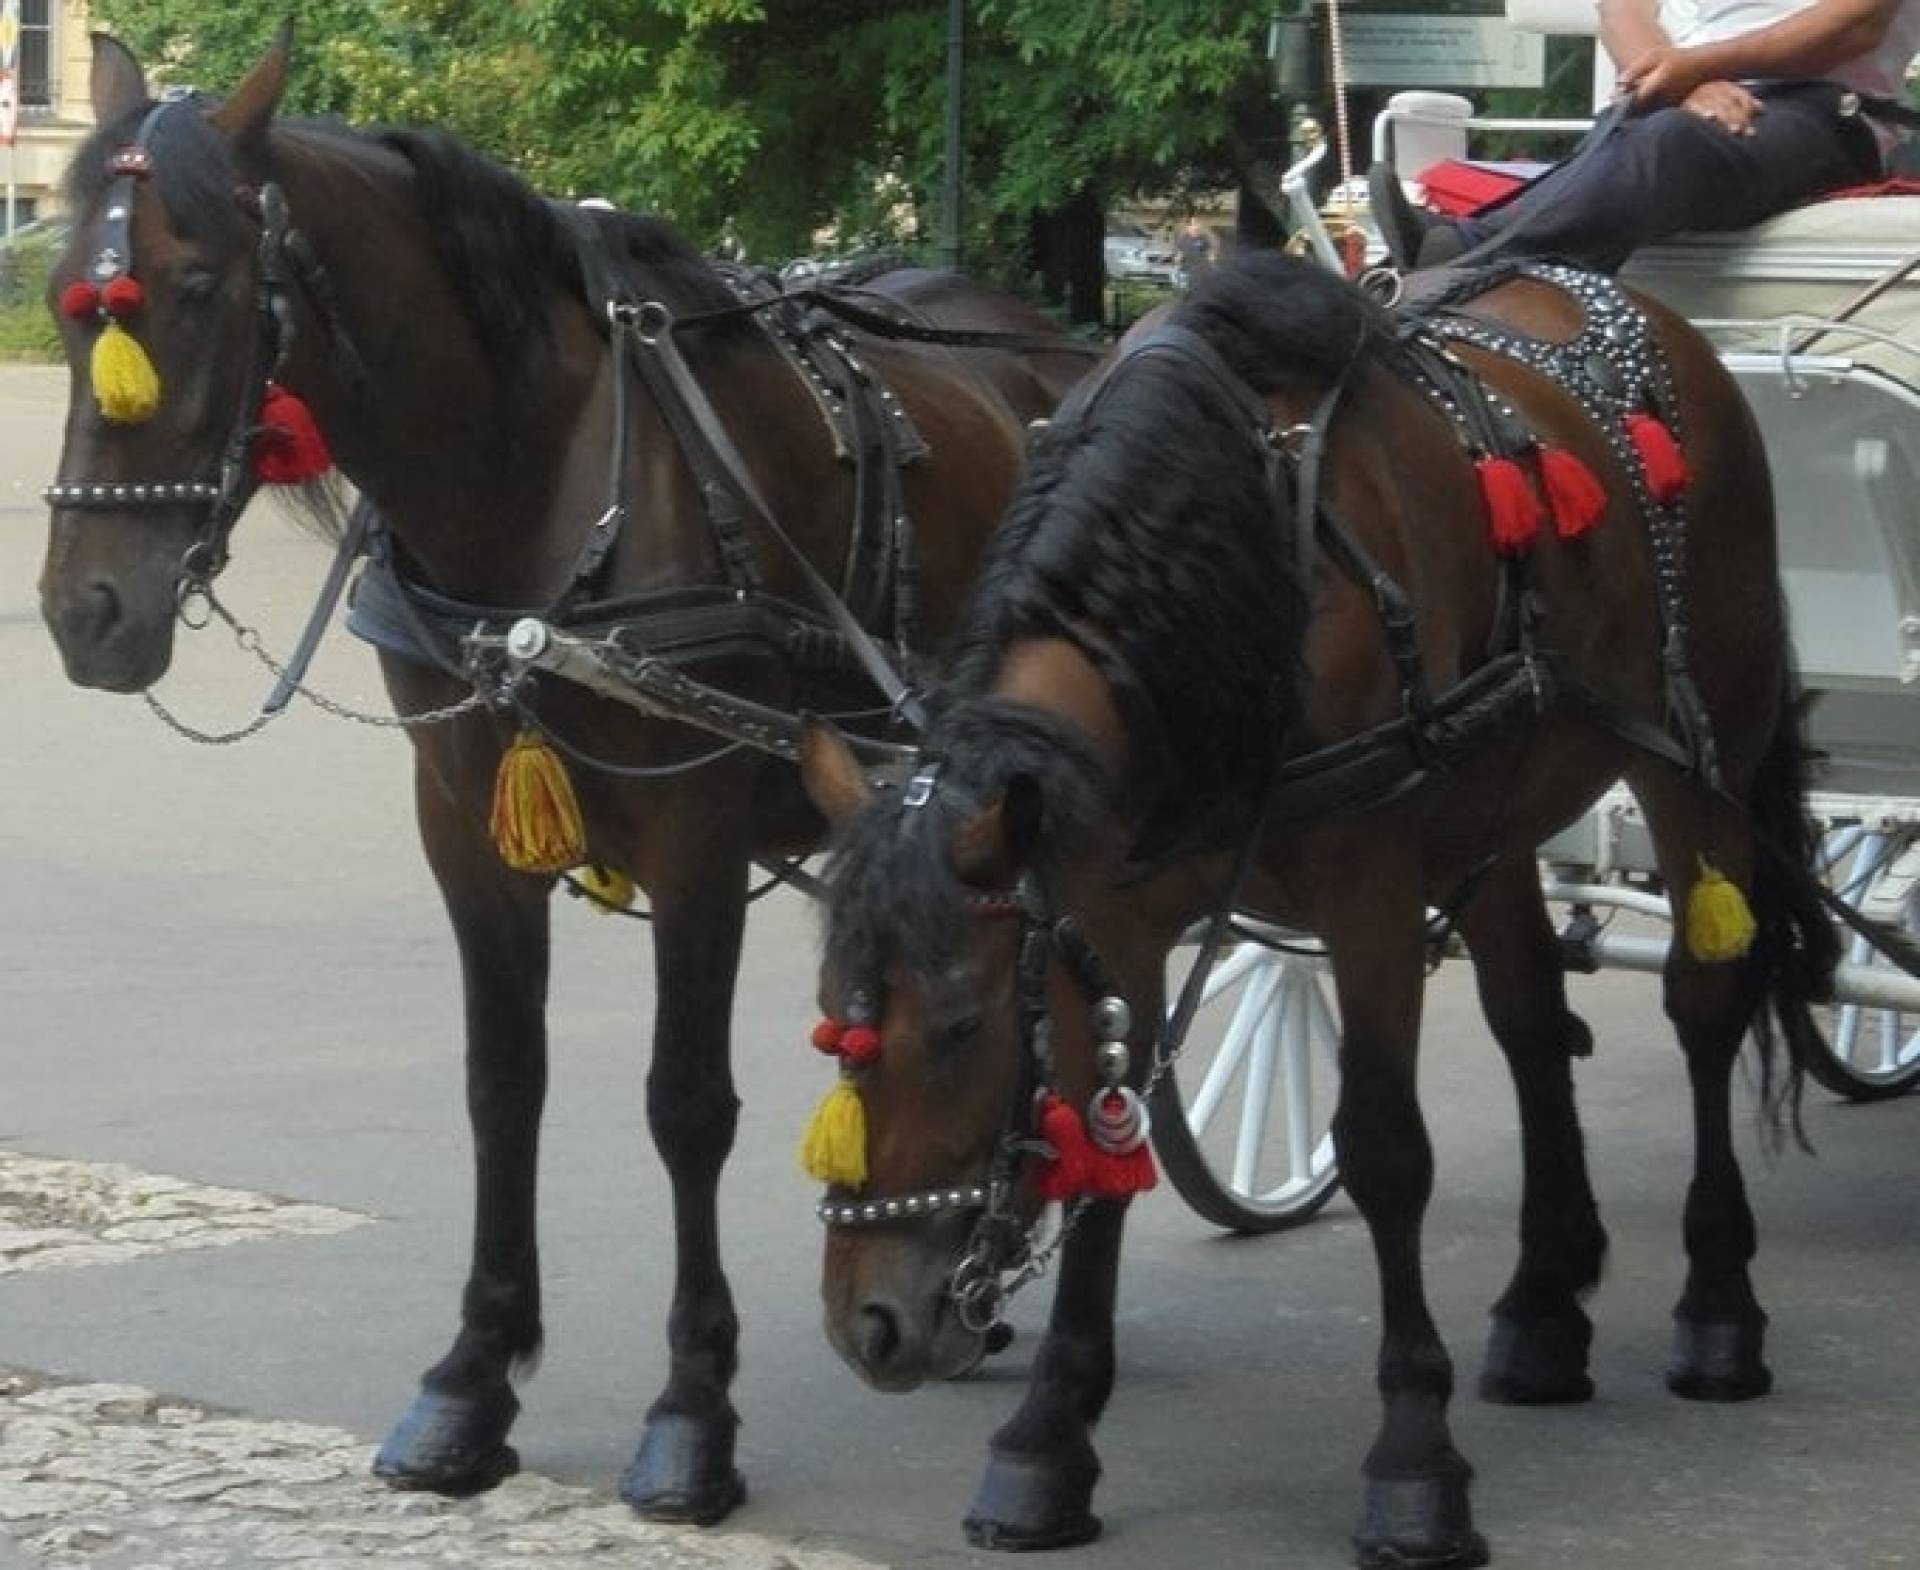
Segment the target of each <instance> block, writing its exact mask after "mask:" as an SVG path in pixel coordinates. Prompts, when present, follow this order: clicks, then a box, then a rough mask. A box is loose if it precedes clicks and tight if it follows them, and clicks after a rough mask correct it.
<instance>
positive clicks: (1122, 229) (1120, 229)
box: [1103, 218, 1179, 284]
mask: <svg viewBox="0 0 1920 1570" xmlns="http://www.w3.org/2000/svg"><path fill="white" fill-rule="evenodd" d="M1103 250H1104V252H1105V255H1106V261H1107V276H1108V277H1109V278H1144V279H1150V280H1152V281H1153V282H1156V283H1166V284H1171V283H1173V282H1174V281H1175V278H1176V274H1177V273H1178V271H1179V261H1178V259H1177V258H1176V257H1175V256H1174V254H1173V246H1172V245H1171V244H1170V243H1168V242H1167V241H1165V240H1156V239H1155V238H1154V237H1153V236H1152V235H1151V234H1149V233H1148V232H1147V230H1146V229H1145V228H1143V227H1142V226H1141V225H1139V224H1137V223H1135V222H1133V221H1132V220H1131V219H1128V218H1109V219H1108V220H1107V234H1106V243H1105V245H1104V247H1103Z"/></svg>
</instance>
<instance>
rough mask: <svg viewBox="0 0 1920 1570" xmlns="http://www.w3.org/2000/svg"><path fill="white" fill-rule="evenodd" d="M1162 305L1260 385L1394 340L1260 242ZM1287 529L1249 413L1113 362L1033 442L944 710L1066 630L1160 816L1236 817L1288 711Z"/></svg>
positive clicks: (1338, 283)
mask: <svg viewBox="0 0 1920 1570" xmlns="http://www.w3.org/2000/svg"><path fill="white" fill-rule="evenodd" d="M1171 321H1172V323H1174V324H1175V325H1178V326H1181V327H1184V328H1186V329H1188V330H1189V331H1191V332H1193V333H1196V334H1197V335H1199V336H1200V337H1201V338H1203V339H1204V340H1205V341H1206V342H1207V344H1208V345H1209V346H1210V347H1212V348H1213V349H1214V350H1215V351H1216V352H1217V353H1218V354H1219V355H1220V356H1221V358H1222V359H1224V360H1225V361H1226V362H1227V364H1228V365H1229V366H1231V367H1232V369H1233V370H1234V372H1235V373H1236V374H1237V375H1238V376H1239V377H1240V379H1241V380H1242V381H1244V382H1245V383H1246V384H1247V385H1248V386H1249V387H1250V388H1252V389H1253V390H1254V391H1255V392H1257V393H1262V394H1265V393H1271V392H1276V391H1281V390H1284V389H1286V388H1290V387H1316V388H1317V387H1323V386H1326V385H1328V384H1329V383H1331V382H1332V381H1334V380H1335V379H1337V378H1338V377H1340V376H1342V375H1343V374H1346V373H1347V372H1348V370H1349V367H1350V366H1352V365H1355V364H1356V363H1358V362H1364V361H1376V360H1380V359H1382V358H1386V357H1390V356H1391V355H1392V354H1393V353H1394V348H1393V336H1392V331H1391V327H1390V324H1389V323H1388V321H1387V319H1386V317H1385V315H1384V313H1383V312H1381V311H1380V309H1379V308H1378V307H1377V306H1375V305H1374V304H1373V302H1372V301H1371V300H1369V299H1368V298H1367V297H1366V296H1365V295H1364V294H1362V293H1361V292H1360V291H1359V290H1357V289H1355V288H1353V287H1352V286H1351V285H1350V284H1348V283H1346V282H1345V281H1344V280H1343V279H1340V278H1338V277H1336V276H1335V275H1333V274H1332V273H1330V272H1328V271H1327V270H1325V269H1324V268H1321V267H1319V266H1316V265H1314V264H1312V263H1308V262H1305V261H1300V260H1296V259H1294V258H1291V257H1285V256H1280V255H1275V254H1270V253H1250V254H1245V255H1242V256H1240V257H1237V258H1235V259H1233V260H1231V261H1230V262H1228V263H1227V264H1226V265H1224V266H1222V267H1219V268H1217V269H1215V270H1214V271H1213V272H1212V273H1211V274H1209V275H1208V276H1207V278H1206V279H1204V280H1203V281H1202V283H1201V284H1200V285H1199V286H1198V287H1197V288H1196V289H1195V290H1194V291H1193V293H1192V294H1191V295H1189V296H1188V297H1187V298H1186V299H1185V300H1184V301H1183V302H1182V303H1181V305H1180V306H1179V307H1178V308H1176V310H1175V311H1174V312H1173V314H1172V317H1171ZM1083 407H1084V412H1082V408H1083ZM1298 526H1299V525H1298V522H1297V520H1295V519H1294V518H1292V517H1291V516H1290V514H1289V512H1288V509H1287V506H1286V498H1285V496H1281V497H1279V498H1276V497H1275V496H1274V495H1273V494H1272V493H1271V491H1270V489H1269V486H1268V484H1267V480H1266V476H1265V472H1264V469H1263V465H1262V458H1261V453H1260V450H1259V448H1258V446H1257V444H1256V441H1255V433H1254V431H1253V429H1252V427H1251V425H1250V423H1249V421H1248V419H1247V418H1246V416H1245V415H1243V414H1241V413H1239V412H1238V411H1236V410H1234V409H1233V408H1231V407H1230V406H1229V405H1228V404H1227V403H1226V402H1225V400H1224V399H1223V398H1222V396H1221V395H1220V394H1219V393H1218V392H1217V391H1216V390H1214V388H1213V385H1212V384H1211V382H1210V380H1209V378H1208V376H1207V374H1206V373H1205V372H1204V371H1203V370H1202V369H1200V368H1199V367H1198V366H1197V365H1195V364H1194V363H1193V362H1192V361H1191V360H1189V359H1186V358H1185V357H1182V356H1179V355H1174V354H1153V355H1149V356H1144V357H1142V358H1140V359H1138V360H1136V361H1133V362H1131V363H1128V364H1126V365H1125V366H1124V367H1123V368H1122V369H1121V370H1120V371H1119V372H1118V374H1116V375H1115V376H1114V377H1113V379H1112V380H1111V382H1110V383H1109V384H1108V385H1106V386H1105V387H1104V388H1102V389H1100V390H1099V392H1098V395H1097V396H1096V397H1093V398H1092V399H1091V401H1090V406H1089V400H1088V399H1087V398H1086V397H1084V396H1083V397H1081V398H1078V399H1076V400H1075V401H1074V406H1072V407H1070V408H1069V409H1068V410H1067V411H1065V412H1063V415H1062V417H1061V419H1059V420H1058V421H1056V422H1055V424H1054V425H1053V427H1052V428H1051V429H1050V430H1049V431H1048V432H1047V433H1046V435H1045V436H1044V437H1043V439H1042V440H1041V441H1040V442H1039V444H1038V446H1037V448H1036V450H1035V452H1034V455H1033V459H1032V462H1031V464H1030V466H1029V468H1028V471H1027V476H1026V479H1025V481H1024V483H1023V484H1022V485H1021V487H1020V490H1019V492H1018V494H1017V495H1016V496H1015V498H1014V502H1013V505H1012V508H1011V510H1010V511H1009V514H1008V517H1007V521H1006V523H1005V524H1004V525H1003V526H1002V528H1001V530H1000V531H999V533H998V534H997V535H996V536H995V538H994V541H993V543H992V545H991V546H990V549H989V555H988V559H987V562H986V565H985V567H984V569H983V571H982V573H981V577H980V580H979V582H978V584H977V585H976V587H975V589H974V593H973V597H972V600H971V602H970V609H969V611H968V613H967V615H966V617H965V618H964V620H963V623H962V626H963V631H962V633H961V637H960V640H959V645H958V653H957V655H956V658H955V660H954V664H953V674H952V679H951V681H950V682H949V683H948V684H947V685H946V687H945V688H944V689H943V691H942V693H941V694H940V701H941V705H942V707H944V708H949V709H951V708H954V707H963V706H964V705H965V704H966V703H967V702H969V701H970V700H971V698H972V697H973V695H975V694H978V693H981V692H984V691H985V690H987V688H988V686H989V685H990V683H991V681H992V679H993V675H994V672H995V670H996V669H997V667H998V664H999V661H1000V657H1001V654H1002V653H1003V651H1004V650H1005V649H1006V647H1007V646H1008V644H1009V643H1011V642H1012V641H1014V640H1016V639H1020V638H1028V637H1054V636H1059V637H1067V638H1070V639H1072V640H1073V641H1075V642H1077V643H1079V644H1080V645H1081V646H1082V647H1083V648H1084V649H1085V650H1086V651H1087V652H1088V653H1089V655H1090V656H1092V657H1093V658H1094V660H1095V662H1096V664H1098V665H1099V666H1100V667H1101V669H1102V673H1103V674H1104V675H1105V676H1106V678H1107V680H1108V681H1109V682H1110V683H1111V684H1112V685H1113V687H1114V690H1115V692H1116V694H1117V695H1118V697H1119V699H1120V701H1121V704H1122V706H1123V710H1124V712H1125V714H1126V718H1127V720H1128V723H1129V726H1130V728H1131V730H1132V732H1133V736H1134V743H1135V746H1136V748H1137V749H1139V751H1140V753H1141V755H1142V756H1143V759H1144V760H1145V762H1146V763H1147V766H1148V767H1150V768H1153V769H1154V770H1156V772H1157V774H1158V776H1159V777H1158V779H1157V787H1158V794H1159V795H1160V797H1161V798H1162V799H1163V801H1164V802H1166V803H1167V804H1168V810H1169V811H1173V810H1177V811H1178V813H1179V814H1181V815H1182V816H1183V817H1185V818H1186V820H1187V824H1186V825H1175V826H1174V828H1175V830H1176V831H1178V830H1179V829H1181V828H1183V827H1186V826H1190V825H1192V824H1193V823H1195V822H1196V821H1198V819H1199V818H1200V816H1201V815H1208V816H1212V815H1216V814H1217V815H1219V816H1221V817H1222V819H1223V827H1224V826H1227V825H1231V823H1232V822H1233V820H1235V819H1236V818H1239V819H1244V817H1245V816H1246V815H1247V814H1248V813H1250V812H1251V810H1252V809H1253V805H1254V803H1255V801H1256V799H1257V797H1258V794H1259V791H1260V789H1261V786H1262V783H1263V782H1264V781H1265V779H1266V778H1267V776H1268V774H1269V772H1270V770H1271V768H1272V765H1273V762H1274V759H1275V756H1276V752H1277V749H1278V747H1279V745H1280V743H1281V741H1282V738H1283V737H1284V736H1285V735H1286V733H1287V731H1288V729H1289V727H1290V726H1291V725H1292V724H1293V722H1294V720H1295V719H1296V717H1297V715H1298V711H1299V681H1300V661H1301V652H1302V646H1303V639H1304V634H1305V630H1306V614H1307V594H1308V589H1309V585H1308V584H1307V583H1305V582H1303V581H1302V579H1301V576H1300V567H1299V552H1298V551H1297V549H1296V542H1295V530H1296V528H1297V527H1298ZM935 744H936V745H938V732H937V730H936V736H935Z"/></svg>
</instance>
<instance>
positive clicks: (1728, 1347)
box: [1667, 1314, 1773, 1401]
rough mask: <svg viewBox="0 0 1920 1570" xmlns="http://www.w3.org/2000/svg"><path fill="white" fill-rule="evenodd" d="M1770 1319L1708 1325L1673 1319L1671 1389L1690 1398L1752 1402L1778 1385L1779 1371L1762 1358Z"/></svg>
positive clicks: (1692, 1320)
mask: <svg viewBox="0 0 1920 1570" xmlns="http://www.w3.org/2000/svg"><path fill="white" fill-rule="evenodd" d="M1766 1333H1767V1330H1766V1320H1765V1319H1759V1320H1751V1321H1736V1322H1734V1323H1731V1324H1729V1323H1724V1322H1723V1323H1720V1324H1702V1323H1701V1322H1700V1321H1698V1320H1694V1319H1682V1318H1681V1317H1680V1316H1679V1315H1677V1314H1676V1315H1675V1316H1674V1320H1673V1361H1672V1363H1671V1364H1670V1365H1669V1366H1668V1368H1667V1388H1668V1389H1669V1390H1671V1391H1672V1392H1673V1393H1674V1394H1675V1395H1677V1396H1685V1397H1686V1398H1687V1399H1688V1400H1689V1401H1751V1400H1753V1399H1754V1398H1755V1397H1756V1396H1763V1395H1765V1394H1766V1393H1767V1392H1768V1391H1769V1390H1771V1389H1772V1388H1773V1373H1772V1371H1771V1370H1770V1369H1769V1368H1768V1367H1767V1365H1766V1364H1765V1363H1764V1362H1763V1361H1762V1360H1761V1357H1760V1348H1761V1346H1762V1345H1763V1344H1764V1342H1765V1340H1766Z"/></svg>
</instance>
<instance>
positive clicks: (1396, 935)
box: [1321, 866, 1487, 1570]
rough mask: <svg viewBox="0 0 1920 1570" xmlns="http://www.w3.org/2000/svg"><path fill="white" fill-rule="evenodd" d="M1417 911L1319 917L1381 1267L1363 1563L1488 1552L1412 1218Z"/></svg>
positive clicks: (1344, 1149)
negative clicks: (1375, 1429) (1374, 1427)
mask: <svg viewBox="0 0 1920 1570" xmlns="http://www.w3.org/2000/svg"><path fill="white" fill-rule="evenodd" d="M1409 870H1410V869H1398V868H1378V867H1364V866H1363V867H1361V868H1359V869H1356V871H1355V872H1354V874H1353V875H1352V876H1351V877H1350V879H1349V882H1348V889H1349V890H1350V891H1352V892H1355V893H1358V892H1359V891H1361V890H1372V891H1374V892H1375V893H1376V894H1377V893H1378V891H1379V890H1381V889H1383V888H1393V887H1399V888H1403V889H1412V888H1418V887H1419V883H1418V880H1417V878H1414V877H1411V876H1406V875H1401V876H1395V873H1396V872H1399V873H1402V874H1404V873H1406V872H1407V871H1409ZM1421 914H1422V913H1421V911H1420V910H1419V909H1418V908H1417V907H1410V908H1408V909H1404V910H1391V911H1379V910H1371V911H1370V910H1366V909H1364V908H1359V907H1356V908H1355V909H1353V910H1351V911H1346V912H1336V913H1333V915H1332V919H1329V920H1328V921H1326V922H1325V924H1324V925H1322V927H1321V931H1322V934H1323V936H1324V937H1325V938H1326V940H1327V944H1328V947H1329V949H1330V951H1331V953H1332V957H1333V970H1334V980H1335V984H1336V986H1337V989H1338V993H1339V998H1340V1008H1341V1017H1342V1019H1343V1020H1344V1021H1345V1024H1344V1027H1343V1034H1342V1041H1341V1053H1340V1066H1341V1084H1340V1098H1339V1103H1338V1105H1337V1106H1336V1107H1335V1109H1334V1117H1333V1138H1334V1148H1335V1150H1336V1151H1337V1152H1338V1154H1339V1158H1340V1171H1341V1175H1342V1177H1343V1178H1344V1179H1345V1181H1346V1184H1347V1190H1348V1192H1349V1193H1350V1194H1352V1196H1353V1200H1354V1203H1355V1204H1356V1205H1357V1206H1358V1207H1359V1209H1360V1213H1361V1215H1362V1216H1363V1217H1364V1218H1365V1220H1366V1223H1367V1227H1368V1230H1369V1231H1370V1232H1371V1234H1372V1237H1373V1247H1374V1255H1375V1260H1376V1263H1377V1265H1378V1269H1379V1275H1380V1307H1381V1337H1380V1360H1379V1368H1378V1384H1379V1389H1380V1397H1381V1404H1382V1421H1381V1426H1380V1433H1379V1436H1378V1437H1377V1438H1376V1439H1375V1440H1374V1443H1373V1447H1372V1449H1371V1450H1370V1451H1369V1452H1368V1454H1367V1458H1366V1461H1365V1463H1364V1464H1363V1471H1364V1472H1365V1474H1366V1480H1367V1481H1366V1491H1365V1497H1364V1504H1363V1507H1362V1510H1361V1516H1360V1525H1359V1527H1358V1529H1357V1530H1356V1531H1355V1533H1354V1539H1353V1541H1354V1548H1355V1551H1356V1553H1357V1556H1358V1560H1359V1563H1360V1564H1361V1565H1362V1566H1364V1567H1369V1570H1372V1567H1381V1570H1385V1567H1395V1570H1398V1567H1405V1566H1416V1565H1417V1566H1421V1567H1424V1570H1441V1567H1446V1570H1458V1567H1465V1566H1472V1565H1480V1564H1484V1563H1485V1562H1486V1560H1487V1545H1486V1542H1485V1540H1484V1539H1483V1538H1482V1537H1481V1536H1480V1534H1479V1533H1478V1532H1476V1531H1475V1530H1474V1529H1473V1515H1472V1510H1471V1507H1470V1505H1469V1502H1468V1483H1469V1481H1470V1480H1471V1478H1472V1476H1473V1468H1472V1467H1470V1466H1469V1465H1468V1464H1467V1462H1466V1459H1465V1458H1464V1457H1463V1456H1462V1455H1461V1454H1460V1452H1459V1451H1458V1450H1456V1449H1455V1448H1454V1445H1453V1437H1452V1434H1451V1433H1450V1432H1449V1430H1448V1427H1447V1406H1448V1403H1449V1402H1450V1400H1451V1399H1452V1396H1453V1364H1452V1362H1451V1361H1450V1360H1449V1358H1448V1356H1447V1351H1446V1348H1445V1346H1444V1345H1442V1343H1441V1340H1440V1333H1439V1330H1438V1329H1437V1327H1436V1326H1435V1325H1434V1322H1433V1315H1432V1313H1431V1312H1430V1311H1429V1309H1428V1307H1427V1301H1426V1291H1425V1287H1424V1285H1423V1283H1422V1279H1421V1262H1420V1227H1421V1221H1422V1218H1423V1217H1424V1215H1425V1213H1426V1207H1427V1201H1428V1199H1429V1198H1430V1197H1431V1195H1432V1192H1433V1148H1432V1146H1431V1144H1430V1143H1429V1142H1428V1138H1427V1129H1426V1124H1425V1122H1424V1120H1423V1119H1422V1117H1421V1114H1420V1103H1419V1100H1418V1098H1417V1094H1416V1089H1415V1059H1416V1057H1417V1052H1418V1045H1419V1031H1420V1003H1421V987H1422V975H1423V967H1424V952H1423V934H1422V920H1421Z"/></svg>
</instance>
